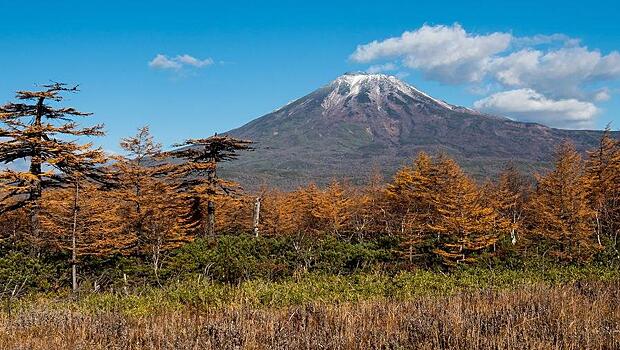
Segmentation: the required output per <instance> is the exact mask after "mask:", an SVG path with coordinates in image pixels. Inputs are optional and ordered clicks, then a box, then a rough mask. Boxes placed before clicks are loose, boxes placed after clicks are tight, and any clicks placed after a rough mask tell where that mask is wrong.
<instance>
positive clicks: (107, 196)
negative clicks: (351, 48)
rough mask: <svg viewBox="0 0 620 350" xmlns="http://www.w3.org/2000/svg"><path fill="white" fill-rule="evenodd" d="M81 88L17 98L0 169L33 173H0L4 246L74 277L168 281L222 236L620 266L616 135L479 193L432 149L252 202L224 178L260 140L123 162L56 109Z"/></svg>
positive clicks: (147, 148)
mask: <svg viewBox="0 0 620 350" xmlns="http://www.w3.org/2000/svg"><path fill="white" fill-rule="evenodd" d="M75 91H76V89H73V88H67V87H65V85H62V84H54V85H50V86H47V87H46V90H43V91H39V92H18V94H17V98H18V99H19V100H24V101H31V102H32V103H31V104H27V103H9V104H7V105H5V106H3V107H0V122H2V123H3V124H4V127H3V128H1V129H0V132H1V133H2V137H3V138H2V140H1V141H0V161H3V162H4V163H9V164H10V163H12V162H13V161H15V160H18V159H23V160H25V161H26V162H28V163H29V166H28V170H23V171H17V170H11V169H5V170H3V171H1V172H0V194H1V195H2V196H1V197H0V211H1V212H2V217H1V218H0V220H1V221H2V229H1V234H2V237H4V238H6V237H8V238H10V239H12V240H24V238H25V237H27V238H28V239H27V240H26V241H27V242H28V244H30V245H31V246H32V247H33V251H37V250H40V249H42V248H48V249H51V250H57V251H62V252H67V251H70V252H71V254H72V258H71V264H72V266H73V269H74V279H75V278H76V277H75V276H76V272H75V270H76V265H77V264H79V260H80V258H81V257H84V256H88V255H95V256H101V257H107V256H117V255H130V256H139V257H146V258H147V259H148V260H149V261H150V263H151V266H152V269H153V271H154V273H155V274H156V275H157V273H158V270H159V268H160V266H161V264H162V260H163V259H164V258H165V256H166V254H167V252H168V251H170V250H172V249H175V248H178V247H181V246H183V245H184V244H185V243H187V242H190V241H192V240H194V239H195V238H196V237H200V236H203V237H211V236H214V235H221V234H227V235H242V234H249V235H260V236H267V237H289V238H291V239H293V240H295V241H296V242H300V243H302V242H306V241H320V240H324V239H326V238H330V239H336V240H339V241H346V242H351V241H357V242H363V241H371V240H376V239H378V238H381V237H389V238H393V239H395V240H396V241H397V242H398V245H397V247H396V248H395V252H394V253H395V255H396V256H398V257H399V259H400V260H401V261H402V262H403V266H441V267H448V268H449V267H454V266H459V265H465V264H475V263H478V262H481V261H487V262H488V261H490V259H496V258H501V257H502V256H504V255H505V254H506V252H510V253H511V254H513V255H515V254H516V255H520V256H522V257H525V258H531V257H537V258H544V259H551V260H553V261H556V262H562V263H565V262H587V261H589V260H591V259H592V258H593V257H594V256H595V255H596V254H600V253H602V252H606V253H607V254H611V255H612V256H615V257H619V256H620V254H619V253H618V236H619V234H620V142H619V141H618V140H616V139H614V138H613V137H612V136H611V134H610V133H609V132H605V133H604V135H603V137H602V139H601V141H600V146H599V147H598V149H595V150H591V151H590V152H588V153H587V155H586V157H585V159H584V158H583V157H582V156H583V155H582V154H580V153H579V152H577V151H576V150H575V149H574V147H573V146H572V145H570V144H568V143H567V144H563V145H561V146H559V147H558V150H557V154H556V158H555V160H554V162H553V167H552V168H551V169H550V170H549V171H547V172H545V173H542V174H523V173H521V172H520V171H519V170H518V169H517V167H515V166H514V165H512V164H508V165H507V166H506V168H505V170H504V171H503V172H502V173H501V174H500V175H499V177H498V178H497V179H496V180H495V181H493V180H489V181H487V182H485V183H478V182H477V181H475V180H474V179H473V178H471V177H470V176H468V175H467V174H466V173H465V172H464V171H463V170H462V169H461V168H460V167H459V165H458V164H457V163H456V162H455V161H454V160H452V159H450V157H448V156H447V155H445V154H439V155H434V156H432V155H429V154H426V153H423V152H422V153H420V154H419V155H418V156H417V158H416V159H414V160H413V161H412V162H411V164H409V165H407V166H404V167H402V168H401V169H400V170H399V171H398V172H396V174H395V175H393V177H392V178H391V179H389V180H387V181H385V180H383V178H382V177H381V176H380V175H379V174H378V173H380V171H379V172H378V173H376V172H375V173H373V172H371V171H370V170H369V174H371V173H373V174H374V175H370V176H369V181H368V182H367V184H366V185H364V186H359V185H352V184H350V183H348V182H347V181H336V180H334V181H332V182H331V183H329V184H328V185H327V186H323V187H321V186H318V185H315V184H308V185H307V186H304V187H300V188H298V189H296V190H293V191H288V192H287V191H282V190H278V189H273V188H262V189H260V190H258V191H253V192H250V191H244V190H243V189H242V188H241V186H239V184H236V183H234V182H232V181H229V180H227V179H223V178H221V177H219V176H218V172H217V170H218V166H219V165H220V163H221V162H225V161H234V160H235V159H236V158H237V156H238V154H239V152H243V151H249V150H252V146H251V142H249V141H245V140H238V139H235V138H232V137H229V136H217V135H216V136H212V137H210V138H206V139H195V140H187V141H185V142H183V143H181V144H178V145H175V148H174V149H173V150H171V151H167V152H164V151H162V146H161V145H160V144H158V143H157V142H156V141H155V140H154V139H153V137H152V136H151V134H150V132H149V129H148V127H143V128H140V129H139V130H138V132H137V134H136V135H135V136H132V137H128V138H125V139H123V140H122V141H121V144H120V146H121V148H122V149H123V151H124V152H125V154H124V155H123V156H115V157H109V158H108V157H106V156H105V154H104V153H103V152H102V151H101V150H100V149H96V148H94V147H93V146H92V144H91V143H89V142H84V143H80V142H79V141H76V140H82V139H83V138H84V137H88V136H99V135H101V134H102V133H103V131H102V126H99V125H97V126H94V127H79V126H78V124H77V123H76V122H74V121H73V119H74V118H77V117H86V116H88V115H89V114H87V113H81V112H78V111H77V110H75V109H73V108H66V107H54V108H52V107H51V106H50V105H48V104H47V101H52V102H61V101H62V94H63V93H72V92H75ZM27 118H31V119H33V120H34V121H33V122H27V121H26V119H27ZM66 135H69V136H71V137H72V139H71V141H67V139H66V137H65V138H63V136H66ZM379 170H380V169H379ZM259 209H260V210H259ZM258 210H259V212H257V211H258ZM259 214H260V215H259ZM74 288H75V283H74Z"/></svg>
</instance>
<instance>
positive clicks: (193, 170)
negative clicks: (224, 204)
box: [166, 135, 253, 236]
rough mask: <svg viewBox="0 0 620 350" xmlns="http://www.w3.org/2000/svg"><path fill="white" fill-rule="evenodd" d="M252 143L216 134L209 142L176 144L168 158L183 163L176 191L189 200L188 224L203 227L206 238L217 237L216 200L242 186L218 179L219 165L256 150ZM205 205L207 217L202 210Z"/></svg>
mask: <svg viewBox="0 0 620 350" xmlns="http://www.w3.org/2000/svg"><path fill="white" fill-rule="evenodd" d="M251 144H252V142H251V141H247V140H240V139H236V138H234V137H230V136H218V135H214V136H211V137H209V138H206V139H190V140H186V141H185V142H183V143H180V144H176V145H174V146H175V147H176V149H175V150H173V151H170V152H167V153H166V155H167V156H169V157H172V158H174V159H176V160H177V161H180V163H179V164H177V166H176V167H175V170H174V172H173V174H174V176H175V178H176V179H177V182H176V189H177V191H178V192H179V193H181V194H182V195H183V196H184V198H185V200H186V201H187V203H188V205H187V208H188V211H187V213H186V215H185V216H186V219H187V220H186V221H187V222H188V224H189V225H194V226H195V227H196V228H199V227H204V228H203V229H202V230H201V231H202V232H201V233H202V235H203V236H212V235H214V234H215V209H216V206H215V201H216V198H217V196H220V195H230V194H232V193H234V192H236V191H238V190H239V185H238V184H237V183H234V182H232V181H228V180H224V179H221V178H219V177H218V175H217V168H218V165H219V163H221V162H226V161H232V160H235V159H237V158H238V156H239V152H240V151H244V150H245V151H248V150H253V148H252V146H251ZM205 205H206V215H205V210H204V209H203V207H204V206H205Z"/></svg>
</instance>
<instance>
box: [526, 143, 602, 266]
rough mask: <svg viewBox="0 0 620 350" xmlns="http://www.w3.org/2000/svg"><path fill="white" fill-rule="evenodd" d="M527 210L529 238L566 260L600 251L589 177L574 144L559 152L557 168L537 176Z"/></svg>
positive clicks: (584, 257) (588, 256) (581, 257)
mask: <svg viewBox="0 0 620 350" xmlns="http://www.w3.org/2000/svg"><path fill="white" fill-rule="evenodd" d="M536 180H537V185H536V191H535V192H534V194H533V196H532V199H531V201H530V202H529V208H528V218H529V220H528V226H529V239H530V240H532V241H533V242H534V244H536V243H537V242H541V243H544V244H545V245H544V247H545V248H546V249H548V252H547V251H545V252H543V253H542V254H543V255H545V254H547V253H548V254H549V255H551V256H554V257H556V258H558V259H560V260H563V261H574V260H587V259H589V258H590V257H591V256H592V254H593V253H594V252H596V250H597V244H596V242H595V241H594V240H593V235H594V232H595V230H594V216H595V212H594V210H593V209H592V208H591V207H590V206H589V205H588V201H587V197H588V191H587V181H588V180H587V177H586V176H585V172H584V168H583V161H582V159H581V156H580V155H579V154H578V153H577V152H576V151H575V149H574V147H573V146H572V145H571V144H563V145H562V146H561V147H560V148H559V149H558V151H557V155H556V160H555V168H554V170H553V171H551V172H550V173H548V174H547V175H544V176H537V179H536Z"/></svg>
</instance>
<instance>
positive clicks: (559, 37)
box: [512, 33, 581, 47]
mask: <svg viewBox="0 0 620 350" xmlns="http://www.w3.org/2000/svg"><path fill="white" fill-rule="evenodd" d="M580 42H581V40H579V39H576V38H571V37H569V36H568V35H565V34H561V33H556V34H551V35H545V34H536V35H534V36H525V37H513V38H512V44H513V45H514V46H517V47H528V46H537V45H544V44H553V43H559V44H562V45H564V46H577V45H579V43H580Z"/></svg>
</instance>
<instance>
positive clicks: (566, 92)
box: [350, 24, 620, 127]
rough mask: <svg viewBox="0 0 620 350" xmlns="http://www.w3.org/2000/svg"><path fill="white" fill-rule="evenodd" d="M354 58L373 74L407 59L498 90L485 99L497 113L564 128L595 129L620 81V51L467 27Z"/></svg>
mask: <svg viewBox="0 0 620 350" xmlns="http://www.w3.org/2000/svg"><path fill="white" fill-rule="evenodd" d="M350 59H351V60H353V61H354V62H358V63H368V64H372V66H371V67H370V68H369V71H370V70H373V71H378V70H380V69H382V67H383V65H384V64H385V63H384V62H385V61H389V62H394V61H395V60H399V61H400V62H401V65H402V66H403V67H406V68H410V69H413V70H416V71H418V72H421V73H423V75H424V77H425V78H427V79H431V80H435V81H439V82H442V83H448V84H464V88H465V89H467V90H468V91H470V92H473V93H475V94H480V95H488V94H491V93H496V94H494V95H491V96H489V97H488V98H487V99H483V100H481V101H478V105H481V106H486V107H487V108H494V110H495V112H496V113H512V116H516V117H518V118H521V119H528V118H531V120H533V121H539V122H543V123H546V124H549V125H553V126H558V127H589V126H590V125H592V123H591V119H592V118H593V117H594V115H595V114H596V113H597V111H598V108H597V107H596V106H595V105H594V103H598V102H603V101H607V100H609V99H610V98H611V97H612V93H610V91H612V90H610V89H609V86H606V85H610V84H613V85H617V84H618V83H620V52H618V51H611V52H609V53H602V52H601V51H599V50H596V49H590V48H588V47H586V46H584V45H582V44H581V42H580V40H579V39H576V38H571V37H569V36H567V35H565V34H561V33H557V34H551V35H544V34H538V35H533V36H528V37H517V36H514V35H512V34H510V33H504V32H493V33H486V34H476V33H471V32H467V31H466V30H465V29H464V28H463V27H461V26H460V25H459V24H453V25H451V26H446V25H436V26H430V25H423V26H422V27H420V28H418V29H416V30H413V31H405V32H404V33H402V34H401V35H400V36H395V37H392V38H387V39H385V40H381V41H376V40H375V41H372V42H370V43H367V44H364V45H359V46H358V47H357V48H356V50H355V51H354V52H353V53H352V54H351V56H350ZM502 91H504V92H502ZM508 97H513V98H516V97H520V100H518V101H519V102H522V103H523V104H524V105H523V106H522V108H521V109H522V110H519V111H516V109H515V108H516V107H515V106H513V105H512V104H510V103H509V102H510V101H507V100H505V98H508ZM483 101H484V103H482V102H483ZM500 107H502V108H500ZM508 107H510V108H508ZM526 108H529V110H525V109H526ZM528 111H530V112H531V113H529V112H528ZM563 113H566V115H563ZM543 115H544V116H543ZM537 116H541V117H540V118H538V117H537ZM580 118H581V119H580ZM582 119H583V120H582Z"/></svg>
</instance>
